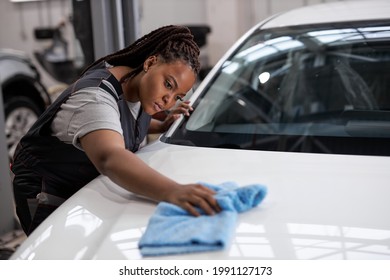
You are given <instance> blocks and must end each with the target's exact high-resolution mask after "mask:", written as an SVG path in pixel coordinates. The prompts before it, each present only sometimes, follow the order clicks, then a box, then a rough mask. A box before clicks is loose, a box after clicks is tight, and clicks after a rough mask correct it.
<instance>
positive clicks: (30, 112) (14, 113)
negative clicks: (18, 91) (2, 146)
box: [4, 96, 41, 159]
mask: <svg viewBox="0 0 390 280" xmlns="http://www.w3.org/2000/svg"><path fill="white" fill-rule="evenodd" d="M4 112H5V135H6V142H7V148H8V155H9V158H10V159H12V157H13V155H14V153H15V149H16V146H17V145H18V143H19V140H20V139H21V138H22V136H23V135H25V134H26V133H27V131H28V130H29V129H30V127H31V126H32V125H33V124H34V122H35V121H36V120H37V119H38V116H39V115H40V114H41V110H40V109H39V107H38V106H37V105H36V104H35V103H34V101H33V100H32V99H30V98H28V97H25V96H13V97H11V98H9V99H8V100H5V104H4Z"/></svg>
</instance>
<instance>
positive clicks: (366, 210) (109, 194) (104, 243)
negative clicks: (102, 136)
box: [12, 141, 390, 260]
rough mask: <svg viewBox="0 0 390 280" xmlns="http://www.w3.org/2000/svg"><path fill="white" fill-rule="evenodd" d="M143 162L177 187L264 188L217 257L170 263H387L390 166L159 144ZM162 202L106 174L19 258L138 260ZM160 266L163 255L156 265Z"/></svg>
mask: <svg viewBox="0 0 390 280" xmlns="http://www.w3.org/2000/svg"><path fill="white" fill-rule="evenodd" d="M138 155H139V157H140V158H141V159H142V160H144V161H145V162H147V163H148V164H149V165H150V166H152V167H153V168H155V169H157V170H158V171H160V172H162V173H163V174H165V175H167V176H169V177H171V178H173V179H175V180H177V181H179V182H181V183H189V182H207V183H212V184H219V183H222V182H227V181H234V182H236V183H237V184H239V185H247V184H253V183H259V184H262V185H265V186H267V188H268V195H267V196H266V198H265V200H264V201H263V202H262V203H261V204H260V205H259V206H257V207H255V208H253V209H251V210H249V211H247V212H245V213H241V214H239V217H238V221H237V224H236V229H235V234H234V237H233V238H232V240H231V243H230V245H229V246H228V247H227V248H226V249H224V250H221V251H217V252H211V253H210V252H206V253H196V254H185V255H179V256H177V255H176V256H167V257H165V258H167V259H170V258H172V259H177V258H184V259H270V260H272V259H283V260H290V259H390V219H389V217H388V213H390V203H388V198H389V197H390V189H389V185H388V182H389V181H390V172H389V168H390V158H389V157H371V156H350V155H348V156H346V155H326V154H305V153H285V152H283V153H282V152H268V151H267V152H266V151H248V150H230V149H214V148H198V147H188V146H178V145H169V144H164V143H161V142H158V141H157V142H156V143H154V144H151V145H149V146H147V147H145V148H143V149H142V150H141V151H140V152H139V153H138ZM155 207H156V203H155V202H152V201H149V200H146V199H144V198H141V197H138V196H135V195H133V194H131V193H129V192H127V191H125V190H123V189H122V188H120V187H119V186H117V185H115V184H114V183H112V182H111V181H110V180H109V179H108V178H107V177H104V176H100V177H98V178H97V179H95V180H94V181H92V182H91V183H89V184H88V185H86V186H85V187H84V188H83V189H81V190H80V191H79V192H78V193H76V194H75V195H74V196H73V197H71V198H70V199H69V200H67V201H66V202H65V203H64V204H63V205H62V206H61V207H60V208H59V209H58V210H57V211H56V212H55V213H54V214H53V215H51V216H50V217H49V218H48V219H47V220H46V221H44V223H43V224H42V225H41V226H40V227H38V229H36V230H35V231H34V232H33V233H32V235H31V236H30V237H29V238H28V239H27V240H26V241H25V242H24V243H23V244H22V245H21V246H20V247H19V248H18V250H17V251H16V253H15V254H14V255H13V256H12V258H13V259H139V258H142V256H141V255H140V252H139V250H138V241H139V239H140V237H141V236H142V234H143V232H144V231H145V229H146V227H147V223H148V220H149V218H150V217H151V215H152V214H153V211H154V210H155ZM160 258H161V257H160Z"/></svg>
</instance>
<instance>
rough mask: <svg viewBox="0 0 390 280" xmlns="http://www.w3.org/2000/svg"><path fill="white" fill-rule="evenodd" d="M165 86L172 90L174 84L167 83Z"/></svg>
mask: <svg viewBox="0 0 390 280" xmlns="http://www.w3.org/2000/svg"><path fill="white" fill-rule="evenodd" d="M165 86H166V88H167V89H172V84H171V83H170V82H169V81H165Z"/></svg>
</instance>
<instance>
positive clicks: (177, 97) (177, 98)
mask: <svg viewBox="0 0 390 280" xmlns="http://www.w3.org/2000/svg"><path fill="white" fill-rule="evenodd" d="M178 100H180V101H181V102H183V101H184V99H183V97H181V96H179V95H178V96H176V101H178Z"/></svg>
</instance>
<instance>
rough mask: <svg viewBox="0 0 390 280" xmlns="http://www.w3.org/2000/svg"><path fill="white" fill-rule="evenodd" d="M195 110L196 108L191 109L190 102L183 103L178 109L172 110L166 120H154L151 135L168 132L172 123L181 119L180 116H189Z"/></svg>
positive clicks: (151, 124) (150, 130) (150, 129)
mask: <svg viewBox="0 0 390 280" xmlns="http://www.w3.org/2000/svg"><path fill="white" fill-rule="evenodd" d="M193 110H194V108H192V107H191V105H190V102H189V101H184V102H181V103H180V104H179V105H178V106H177V107H175V108H174V109H172V110H171V111H170V112H169V114H168V115H166V116H165V118H164V119H161V118H160V117H159V118H158V119H159V120H160V121H157V120H156V119H152V121H151V123H150V128H149V133H163V132H165V131H167V130H168V129H169V128H170V127H171V125H172V123H173V122H174V121H176V120H177V119H178V118H179V117H180V115H185V116H189V115H190V112H192V111H193Z"/></svg>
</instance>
